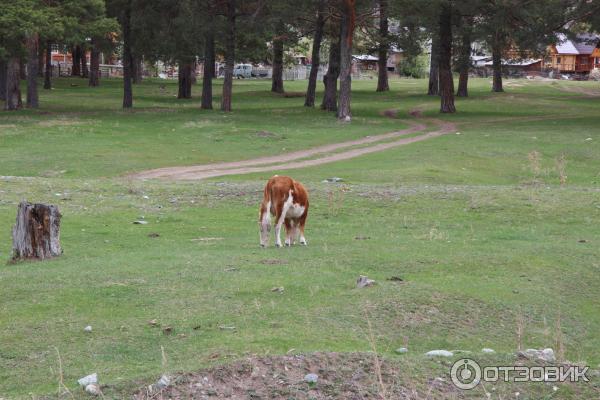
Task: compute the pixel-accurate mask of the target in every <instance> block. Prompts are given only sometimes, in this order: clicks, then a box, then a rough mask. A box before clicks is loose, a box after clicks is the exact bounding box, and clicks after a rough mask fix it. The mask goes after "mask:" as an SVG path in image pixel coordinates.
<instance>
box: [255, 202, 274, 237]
mask: <svg viewBox="0 0 600 400" xmlns="http://www.w3.org/2000/svg"><path fill="white" fill-rule="evenodd" d="M258 225H259V231H260V245H261V246H262V247H266V246H267V245H268V244H269V232H270V231H271V202H270V201H263V202H262V204H261V206H260V212H259V216H258Z"/></svg>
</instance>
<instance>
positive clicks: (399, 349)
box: [396, 347, 408, 354]
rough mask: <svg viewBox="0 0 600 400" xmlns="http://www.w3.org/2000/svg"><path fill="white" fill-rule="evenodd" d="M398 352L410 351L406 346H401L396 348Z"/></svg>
mask: <svg viewBox="0 0 600 400" xmlns="http://www.w3.org/2000/svg"><path fill="white" fill-rule="evenodd" d="M396 353H398V354H405V353H408V349H407V348H406V347H400V348H398V349H396Z"/></svg>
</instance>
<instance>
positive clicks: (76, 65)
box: [71, 45, 81, 76]
mask: <svg viewBox="0 0 600 400" xmlns="http://www.w3.org/2000/svg"><path fill="white" fill-rule="evenodd" d="M71 56H72V58H73V66H72V68H71V76H81V47H80V46H79V45H77V46H74V47H73V49H72V50H71Z"/></svg>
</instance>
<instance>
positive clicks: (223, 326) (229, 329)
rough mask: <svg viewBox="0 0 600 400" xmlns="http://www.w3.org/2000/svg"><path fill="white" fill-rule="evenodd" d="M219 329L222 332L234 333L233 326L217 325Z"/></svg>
mask: <svg viewBox="0 0 600 400" xmlns="http://www.w3.org/2000/svg"><path fill="white" fill-rule="evenodd" d="M219 329H220V330H222V331H235V326H227V325H219Z"/></svg>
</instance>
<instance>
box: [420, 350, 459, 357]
mask: <svg viewBox="0 0 600 400" xmlns="http://www.w3.org/2000/svg"><path fill="white" fill-rule="evenodd" d="M425 355H426V356H427V357H452V356H453V355H454V353H452V352H451V351H448V350H431V351H428V352H427V353H425Z"/></svg>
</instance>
